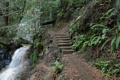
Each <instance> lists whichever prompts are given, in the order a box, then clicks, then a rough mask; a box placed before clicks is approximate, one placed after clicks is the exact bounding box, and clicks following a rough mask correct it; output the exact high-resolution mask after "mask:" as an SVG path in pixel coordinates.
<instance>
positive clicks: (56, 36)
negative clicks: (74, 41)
mask: <svg viewBox="0 0 120 80" xmlns="http://www.w3.org/2000/svg"><path fill="white" fill-rule="evenodd" d="M69 37H70V36H56V38H69Z"/></svg>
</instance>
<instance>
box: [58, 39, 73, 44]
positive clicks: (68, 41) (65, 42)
mask: <svg viewBox="0 0 120 80" xmlns="http://www.w3.org/2000/svg"><path fill="white" fill-rule="evenodd" d="M57 43H71V41H70V40H69V41H68V40H67V41H57Z"/></svg>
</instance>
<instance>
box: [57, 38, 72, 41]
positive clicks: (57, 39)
mask: <svg viewBox="0 0 120 80" xmlns="http://www.w3.org/2000/svg"><path fill="white" fill-rule="evenodd" d="M58 40H70V38H57V41H58Z"/></svg>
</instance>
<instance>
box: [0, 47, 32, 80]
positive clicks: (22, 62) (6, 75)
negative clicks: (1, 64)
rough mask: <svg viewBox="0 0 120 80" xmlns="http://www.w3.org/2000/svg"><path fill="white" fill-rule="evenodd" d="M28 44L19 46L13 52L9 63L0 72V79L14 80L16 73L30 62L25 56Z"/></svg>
mask: <svg viewBox="0 0 120 80" xmlns="http://www.w3.org/2000/svg"><path fill="white" fill-rule="evenodd" d="M29 48H30V45H27V46H23V47H20V48H19V49H17V50H16V51H15V52H14V55H13V57H12V61H11V63H10V64H9V65H8V67H6V69H5V70H4V71H2V73H0V80H16V78H17V76H18V74H20V73H21V72H23V71H24V70H26V69H27V68H28V67H29V65H30V62H29V60H28V59H27V58H26V56H27V54H28V52H27V51H28V50H29Z"/></svg>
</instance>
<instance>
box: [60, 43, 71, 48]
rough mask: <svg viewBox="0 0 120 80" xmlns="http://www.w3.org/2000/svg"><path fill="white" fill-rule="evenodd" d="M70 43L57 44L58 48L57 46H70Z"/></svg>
mask: <svg viewBox="0 0 120 80" xmlns="http://www.w3.org/2000/svg"><path fill="white" fill-rule="evenodd" d="M71 45H72V43H58V47H59V46H71Z"/></svg>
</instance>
